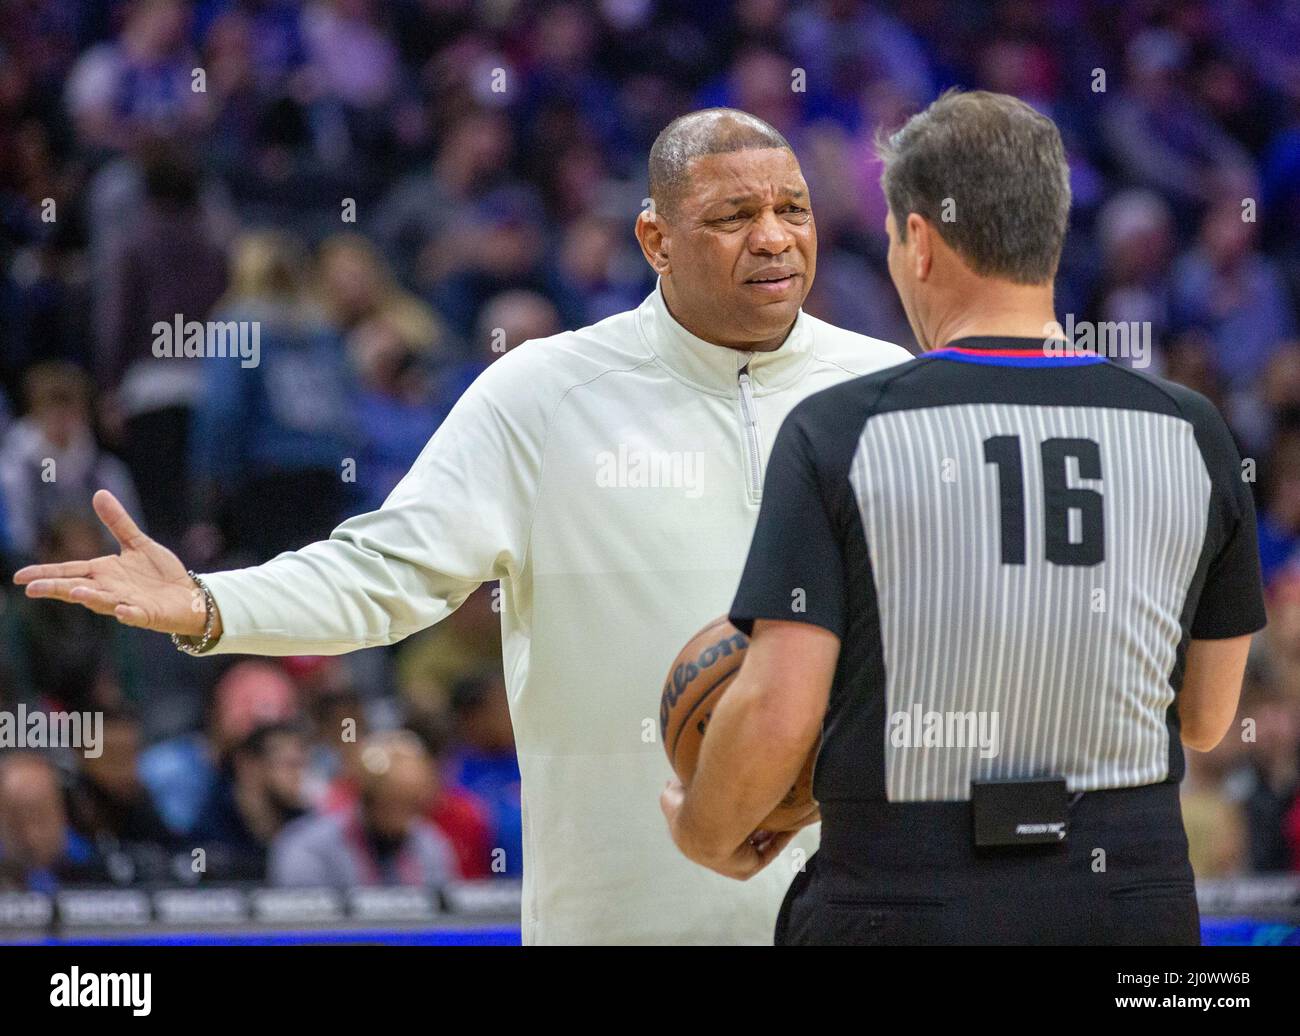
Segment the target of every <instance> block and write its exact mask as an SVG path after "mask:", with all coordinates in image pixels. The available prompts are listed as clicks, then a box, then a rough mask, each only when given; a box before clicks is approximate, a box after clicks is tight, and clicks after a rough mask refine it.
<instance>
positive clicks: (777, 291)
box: [745, 267, 803, 295]
mask: <svg viewBox="0 0 1300 1036" xmlns="http://www.w3.org/2000/svg"><path fill="white" fill-rule="evenodd" d="M802 276H803V274H801V273H799V272H798V271H797V270H791V269H789V268H788V267H780V268H778V269H772V270H760V271H759V272H758V273H756V274H754V275H753V276H752V277H749V278H747V279H746V280H745V285H746V287H750V288H753V289H754V290H755V291H760V292H762V293H763V294H765V295H783V294H784V293H785V292H787V291H789V290H790V289H791V288H793V287H794V285H795V282H796V281H798V280H799V278H800V277H802Z"/></svg>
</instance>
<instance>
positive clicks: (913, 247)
mask: <svg viewBox="0 0 1300 1036" xmlns="http://www.w3.org/2000/svg"><path fill="white" fill-rule="evenodd" d="M936 234H938V231H937V230H935V229H934V227H933V226H932V225H931V224H930V221H929V220H927V219H926V218H925V217H924V216H921V215H919V214H917V213H915V212H909V213H908V214H907V244H906V245H905V246H904V247H906V249H907V252H908V256H907V260H908V263H909V264H910V265H911V267H912V275H913V276H914V277H915V278H916V279H917V280H918V281H925V280H929V279H930V271H931V270H932V269H933V268H934V249H935V244H936V242H935V240H934V238H935V235H936Z"/></svg>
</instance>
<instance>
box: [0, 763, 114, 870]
mask: <svg viewBox="0 0 1300 1036" xmlns="http://www.w3.org/2000/svg"><path fill="white" fill-rule="evenodd" d="M106 878H107V873H106V872H105V870H104V867H103V863H102V861H101V860H100V859H99V857H98V856H97V855H96V853H95V850H94V848H93V846H91V844H90V843H89V842H87V841H86V840H85V839H84V838H82V837H81V836H80V835H78V834H77V833H76V831H74V830H73V829H72V828H71V826H69V824H68V815H67V810H66V809H65V807H64V803H63V788H62V787H61V785H60V781H59V774H58V771H57V770H56V769H55V768H54V766H53V764H51V763H50V762H49V761H48V760H47V759H45V758H44V757H43V756H40V755H37V754H36V753H34V752H17V753H11V754H8V755H4V756H0V889H11V890H18V891H30V892H57V891H58V890H59V889H60V888H63V887H65V886H67V885H87V884H100V883H103V882H104V881H105V879H106Z"/></svg>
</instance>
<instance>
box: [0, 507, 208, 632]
mask: <svg viewBox="0 0 1300 1036" xmlns="http://www.w3.org/2000/svg"><path fill="white" fill-rule="evenodd" d="M94 507H95V513H96V514H97V515H99V520H100V521H102V522H103V523H104V525H105V526H106V527H107V528H108V531H109V532H111V533H112V534H113V538H114V539H115V540H117V542H118V545H119V546H120V547H121V548H122V552H121V553H120V554H117V555H112V554H109V555H105V556H104V557H102V558H94V559H93V560H90V561H65V562H62V563H59V564H54V565H29V566H28V567H26V568H23V569H19V570H18V572H17V573H15V575H14V582H15V583H17V584H18V585H19V586H26V587H27V596H28V597H52V598H54V599H55V600H59V601H67V602H69V603H70V604H80V605H82V606H83V607H86V608H89V609H90V610H91V611H92V612H98V613H99V614H100V615H112V616H113V617H114V618H115V619H117V621H118V622H120V623H122V624H123V625H126V626H140V627H143V628H144V629H151V630H157V631H158V632H160V633H181V634H186V635H189V636H197V635H199V634H201V633H202V632H203V623H204V618H205V613H204V608H203V596H202V594H201V593H199V592H198V590H197V588H196V587H195V585H194V581H193V580H192V579H190V577H189V576H188V575H187V574H186V572H185V566H184V565H182V564H181V561H180V558H178V557H177V556H176V555H175V554H173V553H172V552H171V551H170V550H168V549H167V548H166V547H164V546H163V545H162V544H161V543H155V542H154V541H153V540H151V539H150V538H149V537H148V536H146V535H145V534H144V533H143V532H141V531H140V527H139V526H138V525H136V524H135V521H134V520H133V519H132V518H131V516H130V515H129V514H127V513H126V508H124V507H123V506H122V505H121V503H120V502H119V501H118V499H117V497H115V496H113V494H112V493H110V492H108V491H107V490H104V489H101V490H100V491H99V492H98V493H96V494H95V499H94Z"/></svg>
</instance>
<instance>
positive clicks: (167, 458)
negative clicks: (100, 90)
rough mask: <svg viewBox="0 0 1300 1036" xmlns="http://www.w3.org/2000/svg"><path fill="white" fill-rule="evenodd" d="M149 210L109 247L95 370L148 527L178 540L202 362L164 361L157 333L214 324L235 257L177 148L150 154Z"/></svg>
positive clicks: (153, 147)
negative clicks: (205, 213)
mask: <svg viewBox="0 0 1300 1036" xmlns="http://www.w3.org/2000/svg"><path fill="white" fill-rule="evenodd" d="M141 155H142V158H141V165H142V170H143V176H144V193H145V198H144V205H143V208H142V210H141V211H140V212H139V214H138V215H137V216H136V217H135V218H133V219H132V220H131V221H130V222H129V224H128V225H126V226H124V227H120V228H119V229H118V231H117V232H116V233H115V234H113V235H112V237H111V239H110V243H109V245H108V246H107V247H108V250H109V255H108V259H107V263H106V266H105V270H106V272H107V281H106V283H105V284H104V285H103V287H102V289H101V296H100V303H99V309H98V313H97V319H98V334H97V343H96V350H97V356H96V361H97V363H96V366H97V371H96V373H97V377H98V380H99V386H100V388H101V389H102V390H103V391H104V392H105V394H106V395H105V399H104V405H103V408H102V409H103V411H104V416H105V420H106V424H107V426H108V429H109V432H110V434H111V435H113V436H115V437H116V438H118V439H119V440H120V442H121V447H122V449H123V451H124V454H125V456H126V459H127V463H128V464H129V465H130V467H131V473H132V475H133V476H134V478H135V481H136V483H137V485H138V486H139V489H140V496H141V501H140V502H141V505H142V507H143V511H142V513H143V514H144V520H145V525H144V527H145V528H146V529H148V530H149V531H150V532H151V533H152V534H153V535H155V536H163V537H168V538H172V539H175V538H177V537H178V536H179V535H180V533H181V532H182V531H183V530H184V529H185V528H186V521H185V516H186V508H187V506H188V504H189V500H188V486H189V465H188V464H187V463H186V450H187V448H188V446H189V443H190V437H191V420H192V415H193V408H194V406H195V403H196V401H197V398H198V394H199V388H200V372H201V368H200V366H199V364H200V361H199V360H197V359H193V358H185V357H159V356H157V355H155V353H154V342H155V339H156V338H157V335H156V334H155V332H154V326H155V324H157V323H158V322H162V323H163V324H165V325H166V326H168V327H171V326H172V325H173V323H174V321H175V320H176V319H177V317H178V316H179V317H180V318H181V319H182V320H183V321H191V320H196V321H205V320H207V319H208V316H209V312H210V311H211V309H212V307H213V305H214V304H215V303H216V301H217V299H218V298H220V296H221V293H222V292H223V291H224V290H225V286H226V256H225V251H224V249H223V248H222V246H221V244H220V243H219V242H218V241H217V239H216V237H215V235H214V234H213V233H212V231H210V230H209V229H208V226H207V223H206V222H205V220H204V219H203V217H202V214H201V212H200V207H199V185H200V174H199V170H198V167H197V166H196V165H195V163H194V160H193V158H192V157H191V156H190V155H188V154H187V153H186V152H185V151H183V150H182V149H180V148H178V147H176V146H175V145H172V144H169V143H166V142H162V141H151V142H149V143H148V144H147V145H144V146H142V148H141Z"/></svg>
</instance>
